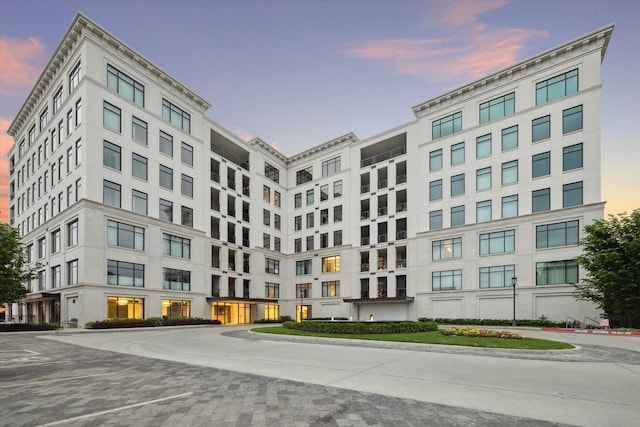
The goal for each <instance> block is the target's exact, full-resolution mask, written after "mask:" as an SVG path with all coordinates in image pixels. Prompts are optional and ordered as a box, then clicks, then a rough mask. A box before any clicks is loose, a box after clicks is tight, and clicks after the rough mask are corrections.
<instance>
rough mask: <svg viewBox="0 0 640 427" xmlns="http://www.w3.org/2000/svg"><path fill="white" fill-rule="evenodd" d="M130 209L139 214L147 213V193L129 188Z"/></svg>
mask: <svg viewBox="0 0 640 427" xmlns="http://www.w3.org/2000/svg"><path fill="white" fill-rule="evenodd" d="M131 210H132V211H133V212H135V213H139V214H141V215H147V213H148V210H149V209H148V197H147V193H143V192H142V191H138V190H131Z"/></svg>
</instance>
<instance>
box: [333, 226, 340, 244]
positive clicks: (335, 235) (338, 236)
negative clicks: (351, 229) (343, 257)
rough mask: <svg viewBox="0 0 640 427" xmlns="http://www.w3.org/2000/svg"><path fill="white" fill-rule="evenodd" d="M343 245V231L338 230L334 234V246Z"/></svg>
mask: <svg viewBox="0 0 640 427" xmlns="http://www.w3.org/2000/svg"><path fill="white" fill-rule="evenodd" d="M340 245H342V230H336V231H334V232H333V246H340Z"/></svg>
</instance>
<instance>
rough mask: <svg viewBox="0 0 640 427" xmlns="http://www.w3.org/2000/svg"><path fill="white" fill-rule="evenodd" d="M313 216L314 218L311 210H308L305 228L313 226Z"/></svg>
mask: <svg viewBox="0 0 640 427" xmlns="http://www.w3.org/2000/svg"><path fill="white" fill-rule="evenodd" d="M313 218H314V215H313V212H309V213H308V214H307V228H313V225H314V224H313V222H314V221H313Z"/></svg>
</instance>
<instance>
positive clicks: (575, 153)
mask: <svg viewBox="0 0 640 427" xmlns="http://www.w3.org/2000/svg"><path fill="white" fill-rule="evenodd" d="M581 167H582V144H575V145H570V146H568V147H564V148H563V149H562V170H563V171H568V170H572V169H579V168H581Z"/></svg>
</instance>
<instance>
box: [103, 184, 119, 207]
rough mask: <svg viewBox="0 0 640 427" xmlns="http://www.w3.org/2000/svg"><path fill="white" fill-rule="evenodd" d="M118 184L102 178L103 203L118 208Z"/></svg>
mask: <svg viewBox="0 0 640 427" xmlns="http://www.w3.org/2000/svg"><path fill="white" fill-rule="evenodd" d="M120 193H121V191H120V184H116V183H115V182H111V181H107V180H106V179H105V180H103V184H102V200H103V203H104V204H105V205H109V206H113V207H115V208H119V207H120V205H121V203H120V200H121V199H120V196H121V194H120Z"/></svg>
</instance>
